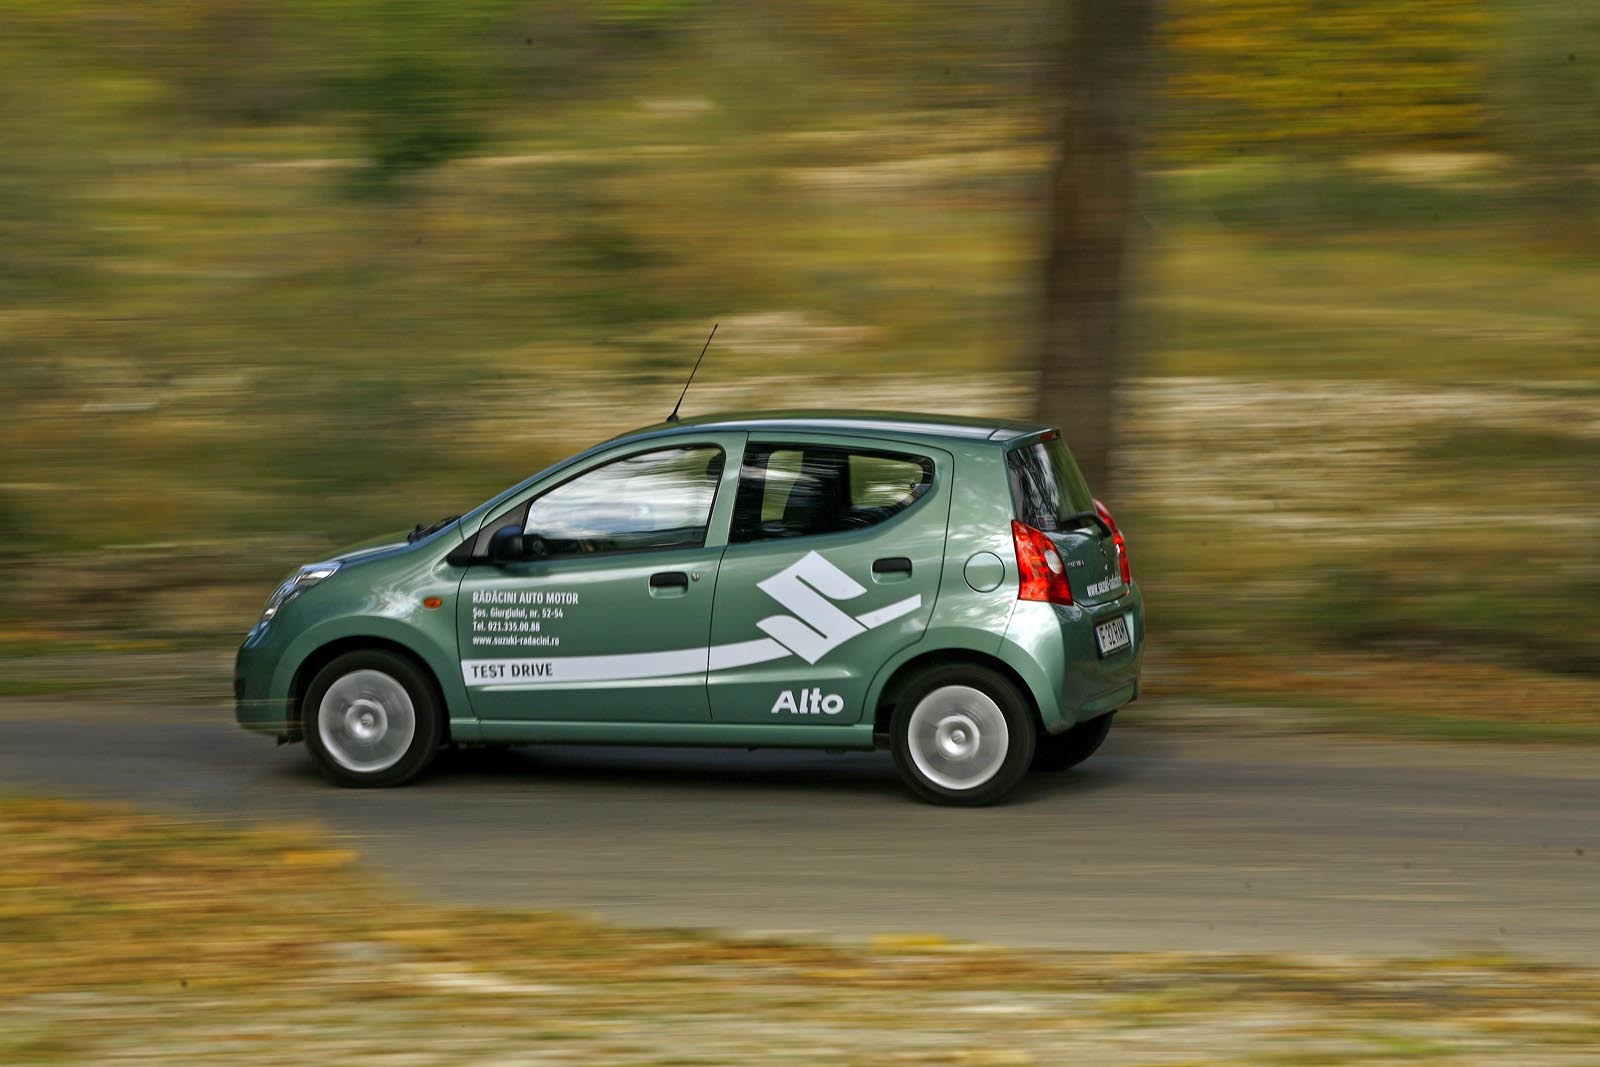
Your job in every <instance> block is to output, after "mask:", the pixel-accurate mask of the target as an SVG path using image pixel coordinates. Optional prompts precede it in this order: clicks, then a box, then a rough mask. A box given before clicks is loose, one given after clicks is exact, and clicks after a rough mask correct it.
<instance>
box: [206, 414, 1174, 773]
mask: <svg viewBox="0 0 1600 1067" xmlns="http://www.w3.org/2000/svg"><path fill="white" fill-rule="evenodd" d="M1143 646H1144V626H1143V612H1142V608H1141V602H1140V596H1139V590H1138V587H1137V586H1136V585H1135V584H1134V582H1133V580H1132V577H1131V575H1130V573H1129V569H1128V553H1127V546H1126V544H1125V543H1124V540H1123V536H1122V533H1121V531H1119V530H1118V528H1117V524H1116V523H1115V521H1114V520H1113V519H1112V517H1111V514H1110V513H1109V512H1108V511H1107V510H1106V509H1105V507H1104V506H1102V505H1101V504H1099V503H1098V502H1097V501H1095V500H1094V499H1093V498H1092V497H1091V496H1090V494H1089V490H1088V488H1087V487H1086V486H1085V485H1084V481H1083V476H1082V475H1081V474H1080V473H1079V471H1078V468H1077V464H1076V463H1074V461H1073V459H1072V456H1071V454H1070V453H1069V452H1068V451H1067V446H1066V442H1065V441H1063V440H1062V438H1061V435H1060V433H1059V432H1058V431H1056V430H1054V429H1051V428H1049V427H1046V426H1040V425H1034V424H1030V423H1021V422H1007V421H995V420H981V419H966V418H948V417H943V416H934V415H906V414H876V413H871V414H869V413H860V414H855V413H832V414H815V413H794V412H782V413H773V414H753V415H741V416H733V415H722V416H710V417H704V418H697V419H685V420H683V421H678V422H668V423H664V424H661V425H658V426H652V427H648V428H646V429H643V430H639V431H636V432H634V433H630V434H626V435H624V436H621V437H618V438H615V439H613V440H611V441H607V442H606V443H604V444H601V445H598V446H596V447H594V448H591V449H589V450H588V451H586V452H582V453H580V454H578V455H576V456H573V457H572V458H570V459H568V460H565V461H563V462H561V463H558V464H556V465H555V466H553V467H551V468H549V469H548V470H545V471H542V472H540V473H539V474H536V475H534V476H533V477H532V478H529V479H528V480H527V481H525V482H523V483H521V484H520V485H517V486H515V487H513V488H511V489H508V490H506V491H505V492H504V493H501V494H500V495H499V496H497V497H495V498H494V499H493V500H490V501H489V502H487V503H485V504H483V505H480V506H479V507H477V508H475V509H473V510H472V511H471V512H469V513H468V514H466V515H463V516H461V517H459V518H453V519H449V520H445V521H442V522H439V523H435V524H434V525H433V526H431V527H428V528H426V529H423V528H418V529H417V530H414V531H413V532H412V533H411V535H410V536H408V537H407V538H405V540H404V541H397V542H396V543H393V544H386V545H382V546H379V547H376V548H367V549H363V550H359V551H353V552H349V553H346V554H344V555H340V556H335V557H333V558H331V559H328V560H325V561H323V562H319V563H311V564H308V565H306V566H304V567H301V568H300V569H299V570H298V571H297V572H296V573H295V574H293V575H292V576H291V577H289V578H288V580H286V581H285V582H284V583H283V584H282V585H281V586H279V587H278V589H277V590H276V591H275V592H274V593H273V594H272V597H271V599H270V600H269V601H268V602H267V606H266V610H265V611H264V612H263V613H262V616H261V620H260V621H259V622H258V623H256V625H255V626H254V627H253V628H252V629H251V630H250V633H249V635H248V636H247V637H246V638H245V641H244V644H243V646H242V647H241V648H240V649H239V655H238V665H237V670H236V672H235V679H234V689H235V695H236V697H237V701H238V719H239V722H240V723H241V724H242V725H244V726H246V727H248V728H249V729H251V730H256V731H259V732H262V733H265V734H268V735H272V736H276V737H277V738H278V739H279V740H280V741H295V740H300V739H304V740H305V742H306V744H307V747H308V748H309V749H310V750H311V752H312V754H313V755H314V756H315V758H316V760H317V762H318V763H319V764H320V765H321V767H322V769H323V770H324V771H325V773H326V774H327V775H328V777H329V778H331V779H332V780H333V781H335V782H338V783H340V784H343V785H352V786H380V785H398V784H400V783H402V782H405V781H407V780H408V779H410V778H412V777H414V776H415V775H416V774H418V773H419V772H420V771H422V770H423V768H425V767H426V766H427V765H428V763H429V762H430V761H431V760H432V759H433V757H434V754H435V753H436V752H437V751H438V749H439V748H440V747H441V746H442V745H444V744H446V743H454V744H457V745H512V744H530V743H535V744H546V743H552V744H553V743H561V742H568V743H582V744H609V743H621V744H641V745H726V746H741V747H778V746H782V747H793V748H822V749H873V748H883V747H887V748H889V749H891V750H892V752H893V754H894V763H895V766H896V767H897V768H898V770H899V772H900V774H901V776H902V778H903V779H904V780H905V783H906V785H907V786H908V787H909V788H910V790H911V791H912V792H913V793H914V794H916V795H917V796H918V797H921V798H922V799H924V800H929V801H933V802H937V803H949V804H985V803H991V802H993V801H996V800H998V799H1000V798H1001V797H1003V796H1005V795H1006V794H1007V793H1008V792H1010V791H1011V790H1012V789H1013V788H1014V787H1015V786H1016V785H1017V783H1018V782H1019V781H1020V780H1021V779H1022V777H1023V776H1024V775H1025V774H1026V773H1027V771H1028V770H1029V768H1030V767H1037V768H1049V769H1056V768H1062V767H1067V766H1071V765H1073V764H1075V763H1078V762H1080V761H1082V760H1084V759H1086V758H1087V757H1088V756H1089V755H1091V754H1092V753H1093V752H1094V751H1095V749H1096V748H1098V747H1099V745H1100V743H1101V741H1102V740H1104V738H1105V736H1106V731H1107V730H1108V729H1109V728H1110V725H1111V718H1112V713H1113V712H1115V711H1116V710H1117V709H1118V708H1120V707H1122V706H1123V705H1124V704H1127V703H1128V702H1129V701H1131V700H1133V699H1134V698H1135V697H1136V696H1137V695H1138V692H1139V668H1140V662H1141V660H1142V657H1143V653H1144V647H1143Z"/></svg>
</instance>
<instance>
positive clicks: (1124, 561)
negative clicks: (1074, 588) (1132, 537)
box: [1094, 500, 1133, 585]
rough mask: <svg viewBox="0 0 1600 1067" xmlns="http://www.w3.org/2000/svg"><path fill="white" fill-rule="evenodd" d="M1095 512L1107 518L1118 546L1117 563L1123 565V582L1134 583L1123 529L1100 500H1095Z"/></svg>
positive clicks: (1112, 538) (1112, 537) (1102, 517)
mask: <svg viewBox="0 0 1600 1067" xmlns="http://www.w3.org/2000/svg"><path fill="white" fill-rule="evenodd" d="M1094 512H1095V514H1096V515H1099V516H1100V518H1101V519H1103V520H1105V524H1106V526H1107V527H1108V528H1109V529H1110V530H1111V541H1112V543H1113V544H1115V545H1116V546H1117V563H1118V564H1119V565H1120V566H1121V567H1122V584H1123V585H1132V584H1133V569H1132V568H1131V567H1129V566H1128V542H1127V539H1126V538H1124V537H1123V536H1122V531H1121V530H1120V529H1119V528H1118V527H1117V520H1116V519H1113V518H1112V517H1111V512H1109V511H1107V510H1106V506H1105V505H1104V504H1102V503H1100V501H1098V500H1096V501H1095V502H1094Z"/></svg>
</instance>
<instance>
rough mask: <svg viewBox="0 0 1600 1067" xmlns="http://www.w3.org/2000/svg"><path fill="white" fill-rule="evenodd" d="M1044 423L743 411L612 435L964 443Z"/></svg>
mask: <svg viewBox="0 0 1600 1067" xmlns="http://www.w3.org/2000/svg"><path fill="white" fill-rule="evenodd" d="M1049 429H1050V427H1049V426H1046V425H1045V424H1043V423H1039V422H1027V421H1022V420H1017V419H995V418H971V417H968V416H964V415H932V414H925V413H922V412H914V411H748V412H721V413H717V414H712V415H697V416H695V417H694V418H692V419H680V420H678V421H676V422H661V423H656V424H655V425H653V426H643V427H640V428H639V429H637V430H632V431H630V432H628V433H625V434H619V435H618V436H617V437H615V438H613V439H612V440H614V441H620V440H623V439H625V438H634V437H655V436H662V435H666V434H673V433H682V432H685V431H698V430H782V431H787V432H796V431H797V432H801V433H805V432H807V431H814V432H817V433H833V434H872V435H883V436H890V437H916V438H942V439H945V440H951V439H956V440H965V441H1010V440H1013V439H1015V438H1018V437H1028V436H1031V435H1033V434H1038V433H1044V432H1046V431H1047V430H1049Z"/></svg>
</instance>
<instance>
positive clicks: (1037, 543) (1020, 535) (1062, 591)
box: [1011, 519, 1072, 604]
mask: <svg viewBox="0 0 1600 1067" xmlns="http://www.w3.org/2000/svg"><path fill="white" fill-rule="evenodd" d="M1011 539H1012V541H1014V542H1015V543H1016V546H1017V570H1018V571H1019V572H1021V574H1022V584H1021V587H1020V588H1019V589H1018V590H1017V599H1019V600H1043V601H1045V602H1046V603H1050V604H1070V603H1072V587H1071V586H1070V585H1068V584H1067V565H1066V564H1065V563H1064V562H1062V559H1061V553H1060V552H1058V551H1056V546H1055V545H1054V544H1053V543H1051V541H1050V538H1048V537H1046V536H1045V535H1044V534H1043V533H1042V532H1040V531H1039V530H1035V529H1034V528H1033V527H1032V526H1025V525H1023V524H1022V523H1020V522H1017V521H1016V520H1015V519H1013V520H1011Z"/></svg>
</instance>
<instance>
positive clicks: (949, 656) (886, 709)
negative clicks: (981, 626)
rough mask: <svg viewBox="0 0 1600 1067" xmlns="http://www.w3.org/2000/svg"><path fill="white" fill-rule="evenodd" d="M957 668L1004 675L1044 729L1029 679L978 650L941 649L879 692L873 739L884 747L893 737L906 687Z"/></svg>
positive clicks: (907, 666)
mask: <svg viewBox="0 0 1600 1067" xmlns="http://www.w3.org/2000/svg"><path fill="white" fill-rule="evenodd" d="M953 664H971V665H973V666H977V667H985V668H987V669H989V670H992V671H994V672H995V673H996V674H999V675H1001V676H1002V677H1004V678H1005V679H1006V680H1008V681H1009V682H1011V684H1013V685H1015V686H1016V687H1017V689H1018V691H1019V692H1021V693H1022V695H1023V696H1024V697H1025V698H1026V699H1027V701H1028V711H1029V713H1030V714H1031V715H1032V716H1033V722H1034V726H1036V727H1039V728H1041V729H1042V723H1043V719H1042V718H1041V717H1040V714H1039V702H1038V700H1037V699H1036V698H1035V697H1034V694H1033V689H1032V687H1031V686H1029V685H1028V683H1027V681H1026V679H1024V678H1023V677H1022V675H1021V674H1019V673H1017V671H1016V669H1015V668H1013V667H1012V666H1011V665H1010V664H1009V663H1007V662H1006V661H1005V660H1003V659H1001V658H1000V657H998V656H995V655H993V654H991V653H988V652H983V651H980V650H978V649H974V648H940V649H932V650H929V651H927V652H923V653H921V654H919V655H916V656H913V657H912V658H911V659H908V660H906V661H905V662H904V663H902V664H900V665H899V666H898V667H896V668H895V669H894V671H893V673H891V674H890V675H889V677H888V679H887V680H886V681H885V682H884V683H883V687H882V689H880V690H879V692H878V699H877V701H876V702H875V703H874V705H873V718H872V736H873V738H874V739H875V740H876V741H878V742H879V743H883V742H884V741H886V740H887V738H888V736H889V724H890V722H891V721H892V720H893V717H894V709H895V704H896V703H898V701H899V699H900V694H902V693H903V692H905V690H906V687H907V686H909V685H910V684H911V682H912V681H913V680H915V679H916V677H917V676H918V675H920V674H921V673H923V672H924V671H927V670H930V669H932V668H934V667H948V666H951V665H953Z"/></svg>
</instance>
